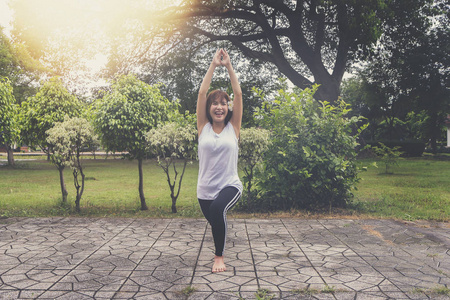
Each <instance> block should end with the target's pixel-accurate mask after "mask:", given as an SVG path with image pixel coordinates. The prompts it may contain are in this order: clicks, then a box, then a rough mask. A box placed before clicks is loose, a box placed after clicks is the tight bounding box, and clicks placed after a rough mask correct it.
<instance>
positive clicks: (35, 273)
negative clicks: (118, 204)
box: [0, 218, 450, 299]
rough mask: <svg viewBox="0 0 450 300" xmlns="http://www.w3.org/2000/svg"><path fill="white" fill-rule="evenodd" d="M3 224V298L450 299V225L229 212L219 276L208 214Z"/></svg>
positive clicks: (0, 238)
mask: <svg viewBox="0 0 450 300" xmlns="http://www.w3.org/2000/svg"><path fill="white" fill-rule="evenodd" d="M0 223H1V224H0V299H27V298H28V299H36V298H37V299H187V298H188V299H257V296H256V295H255V293H257V291H258V290H259V297H260V299H270V296H273V297H274V298H273V299H449V296H450V293H449V291H448V288H450V251H449V248H450V228H449V224H446V223H436V224H430V223H420V224H418V223H401V222H395V221H390V220H333V219H320V220H309V219H307V220H305V219H270V220H266V219H264V220H260V219H249V220H243V219H235V220H229V230H228V237H229V239H228V241H227V245H226V254H227V259H226V261H227V263H228V268H229V270H228V271H227V272H225V273H220V274H212V273H211V272H210V270H211V266H212V261H211V258H212V255H213V254H212V248H213V244H212V238H211V233H210V230H209V227H207V226H206V222H205V221H204V220H195V219H109V218H103V219H102V218H97V219H88V218H26V219H6V220H1V221H0ZM189 288H192V289H191V290H190V289H189ZM264 290H266V293H267V294H266V297H265V298H263V293H264Z"/></svg>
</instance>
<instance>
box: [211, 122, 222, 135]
mask: <svg viewBox="0 0 450 300" xmlns="http://www.w3.org/2000/svg"><path fill="white" fill-rule="evenodd" d="M224 128H225V122H220V123H215V122H213V124H212V129H213V131H214V132H215V133H217V134H219V133H221V132H222V130H223V129H224Z"/></svg>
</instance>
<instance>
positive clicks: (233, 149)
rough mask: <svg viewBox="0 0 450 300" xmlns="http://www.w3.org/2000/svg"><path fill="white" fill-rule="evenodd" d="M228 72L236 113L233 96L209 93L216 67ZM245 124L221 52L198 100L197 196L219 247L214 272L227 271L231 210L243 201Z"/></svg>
mask: <svg viewBox="0 0 450 300" xmlns="http://www.w3.org/2000/svg"><path fill="white" fill-rule="evenodd" d="M219 66H224V67H225V68H227V70H228V74H229V76H230V80H231V86H232V88H233V94H234V101H233V104H234V105H233V111H230V110H229V108H228V102H229V101H230V97H229V96H228V95H227V93H225V92H223V91H220V90H215V91H212V92H211V93H209V95H208V96H207V95H206V94H207V92H208V89H209V86H210V84H211V79H212V76H213V73H214V70H215V68H217V67H219ZM241 122H242V91H241V87H240V86H239V82H238V79H237V76H236V74H235V72H234V70H233V67H232V66H231V62H230V57H229V55H228V53H227V52H226V51H225V50H224V49H219V50H217V51H216V54H215V55H214V57H213V60H212V62H211V65H210V66H209V69H208V71H207V73H206V75H205V78H203V82H202V85H201V86H200V90H199V92H198V99H197V129H198V136H199V138H198V157H199V162H200V163H199V173H198V184H197V197H198V201H199V203H200V207H201V209H202V212H203V215H204V216H205V218H206V219H207V220H208V222H209V224H210V225H211V229H212V234H213V238H214V245H215V248H216V250H215V256H214V264H213V267H212V271H213V272H223V271H226V266H225V263H224V258H223V252H224V248H225V240H226V232H227V217H226V213H227V211H228V210H229V209H230V208H231V207H233V206H234V205H235V204H236V202H237V201H238V200H239V198H240V196H241V193H242V183H241V181H240V180H239V177H238V172H237V162H238V139H239V132H240V130H241Z"/></svg>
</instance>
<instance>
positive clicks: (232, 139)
mask: <svg viewBox="0 0 450 300" xmlns="http://www.w3.org/2000/svg"><path fill="white" fill-rule="evenodd" d="M238 154H239V147H238V139H237V137H236V133H235V131H234V127H233V125H231V123H230V122H228V124H227V125H226V126H225V128H224V129H223V130H222V132H221V133H219V134H217V133H215V132H214V130H213V129H212V125H211V123H207V124H206V125H205V126H204V127H203V129H202V133H201V134H200V137H199V138H198V159H199V171H198V182H197V198H199V199H202V200H214V199H216V198H217V196H218V195H219V192H220V191H221V190H222V189H223V188H225V187H228V186H233V187H235V188H237V189H238V190H239V191H241V192H242V182H241V180H240V179H239V176H238V170H237V164H238Z"/></svg>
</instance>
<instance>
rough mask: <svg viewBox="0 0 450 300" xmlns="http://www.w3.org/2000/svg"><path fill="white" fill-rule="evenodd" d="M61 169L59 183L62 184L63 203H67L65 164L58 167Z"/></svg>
mask: <svg viewBox="0 0 450 300" xmlns="http://www.w3.org/2000/svg"><path fill="white" fill-rule="evenodd" d="M58 171H59V183H60V184H61V194H62V203H64V204H66V203H67V194H68V193H67V189H66V184H65V183H64V166H62V167H61V166H60V167H58Z"/></svg>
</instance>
